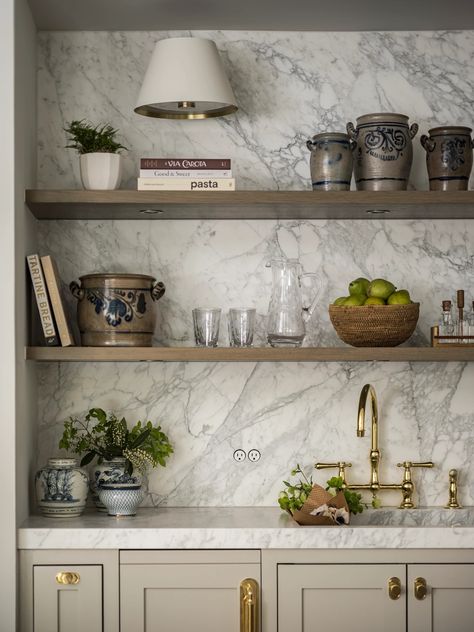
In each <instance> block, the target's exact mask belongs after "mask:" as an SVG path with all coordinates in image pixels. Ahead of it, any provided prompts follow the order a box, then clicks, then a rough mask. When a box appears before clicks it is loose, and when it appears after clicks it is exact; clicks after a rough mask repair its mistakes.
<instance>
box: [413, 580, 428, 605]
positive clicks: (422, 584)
mask: <svg viewBox="0 0 474 632" xmlns="http://www.w3.org/2000/svg"><path fill="white" fill-rule="evenodd" d="M414 588H415V599H418V601H422V600H423V599H424V598H425V597H426V594H427V593H428V589H427V587H426V579H425V578H424V577H417V578H416V579H415V586H414Z"/></svg>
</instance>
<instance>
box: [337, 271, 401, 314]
mask: <svg viewBox="0 0 474 632" xmlns="http://www.w3.org/2000/svg"><path fill="white" fill-rule="evenodd" d="M411 302H412V300H411V298H410V294H409V293H408V290H397V288H396V287H395V286H394V285H393V283H391V282H390V281H387V280H386V279H374V280H373V281H369V279H364V278H363V277H359V278H358V279H355V280H354V281H352V282H351V283H349V296H340V297H339V298H337V299H336V300H335V301H334V303H333V305H343V306H344V307H349V306H357V305H409V304H410V303H411Z"/></svg>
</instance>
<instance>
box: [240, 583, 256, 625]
mask: <svg viewBox="0 0 474 632" xmlns="http://www.w3.org/2000/svg"><path fill="white" fill-rule="evenodd" d="M259 597H260V594H259V588H258V582H257V581H255V579H251V578H250V577H248V578H247V579H243V580H242V581H241V582H240V632H259V631H260V606H259V601H260V599H259Z"/></svg>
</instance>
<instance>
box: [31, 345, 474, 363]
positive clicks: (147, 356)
mask: <svg viewBox="0 0 474 632" xmlns="http://www.w3.org/2000/svg"><path fill="white" fill-rule="evenodd" d="M26 359H27V360H36V361H38V362H371V361H380V362H474V349H473V348H467V349H463V348H462V347H456V348H455V349H443V348H441V349H440V348H439V347H358V348H356V347H303V348H299V349H281V348H280V349H273V348H271V347H252V348H249V349H236V348H230V347H217V348H202V347H27V348H26Z"/></svg>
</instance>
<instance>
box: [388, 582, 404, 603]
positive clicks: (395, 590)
mask: <svg viewBox="0 0 474 632" xmlns="http://www.w3.org/2000/svg"><path fill="white" fill-rule="evenodd" d="M401 594H402V583H401V581H400V579H399V578H398V577H390V579H389V580H388V596H389V597H390V599H393V600H394V601H396V600H397V599H400V595H401Z"/></svg>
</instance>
